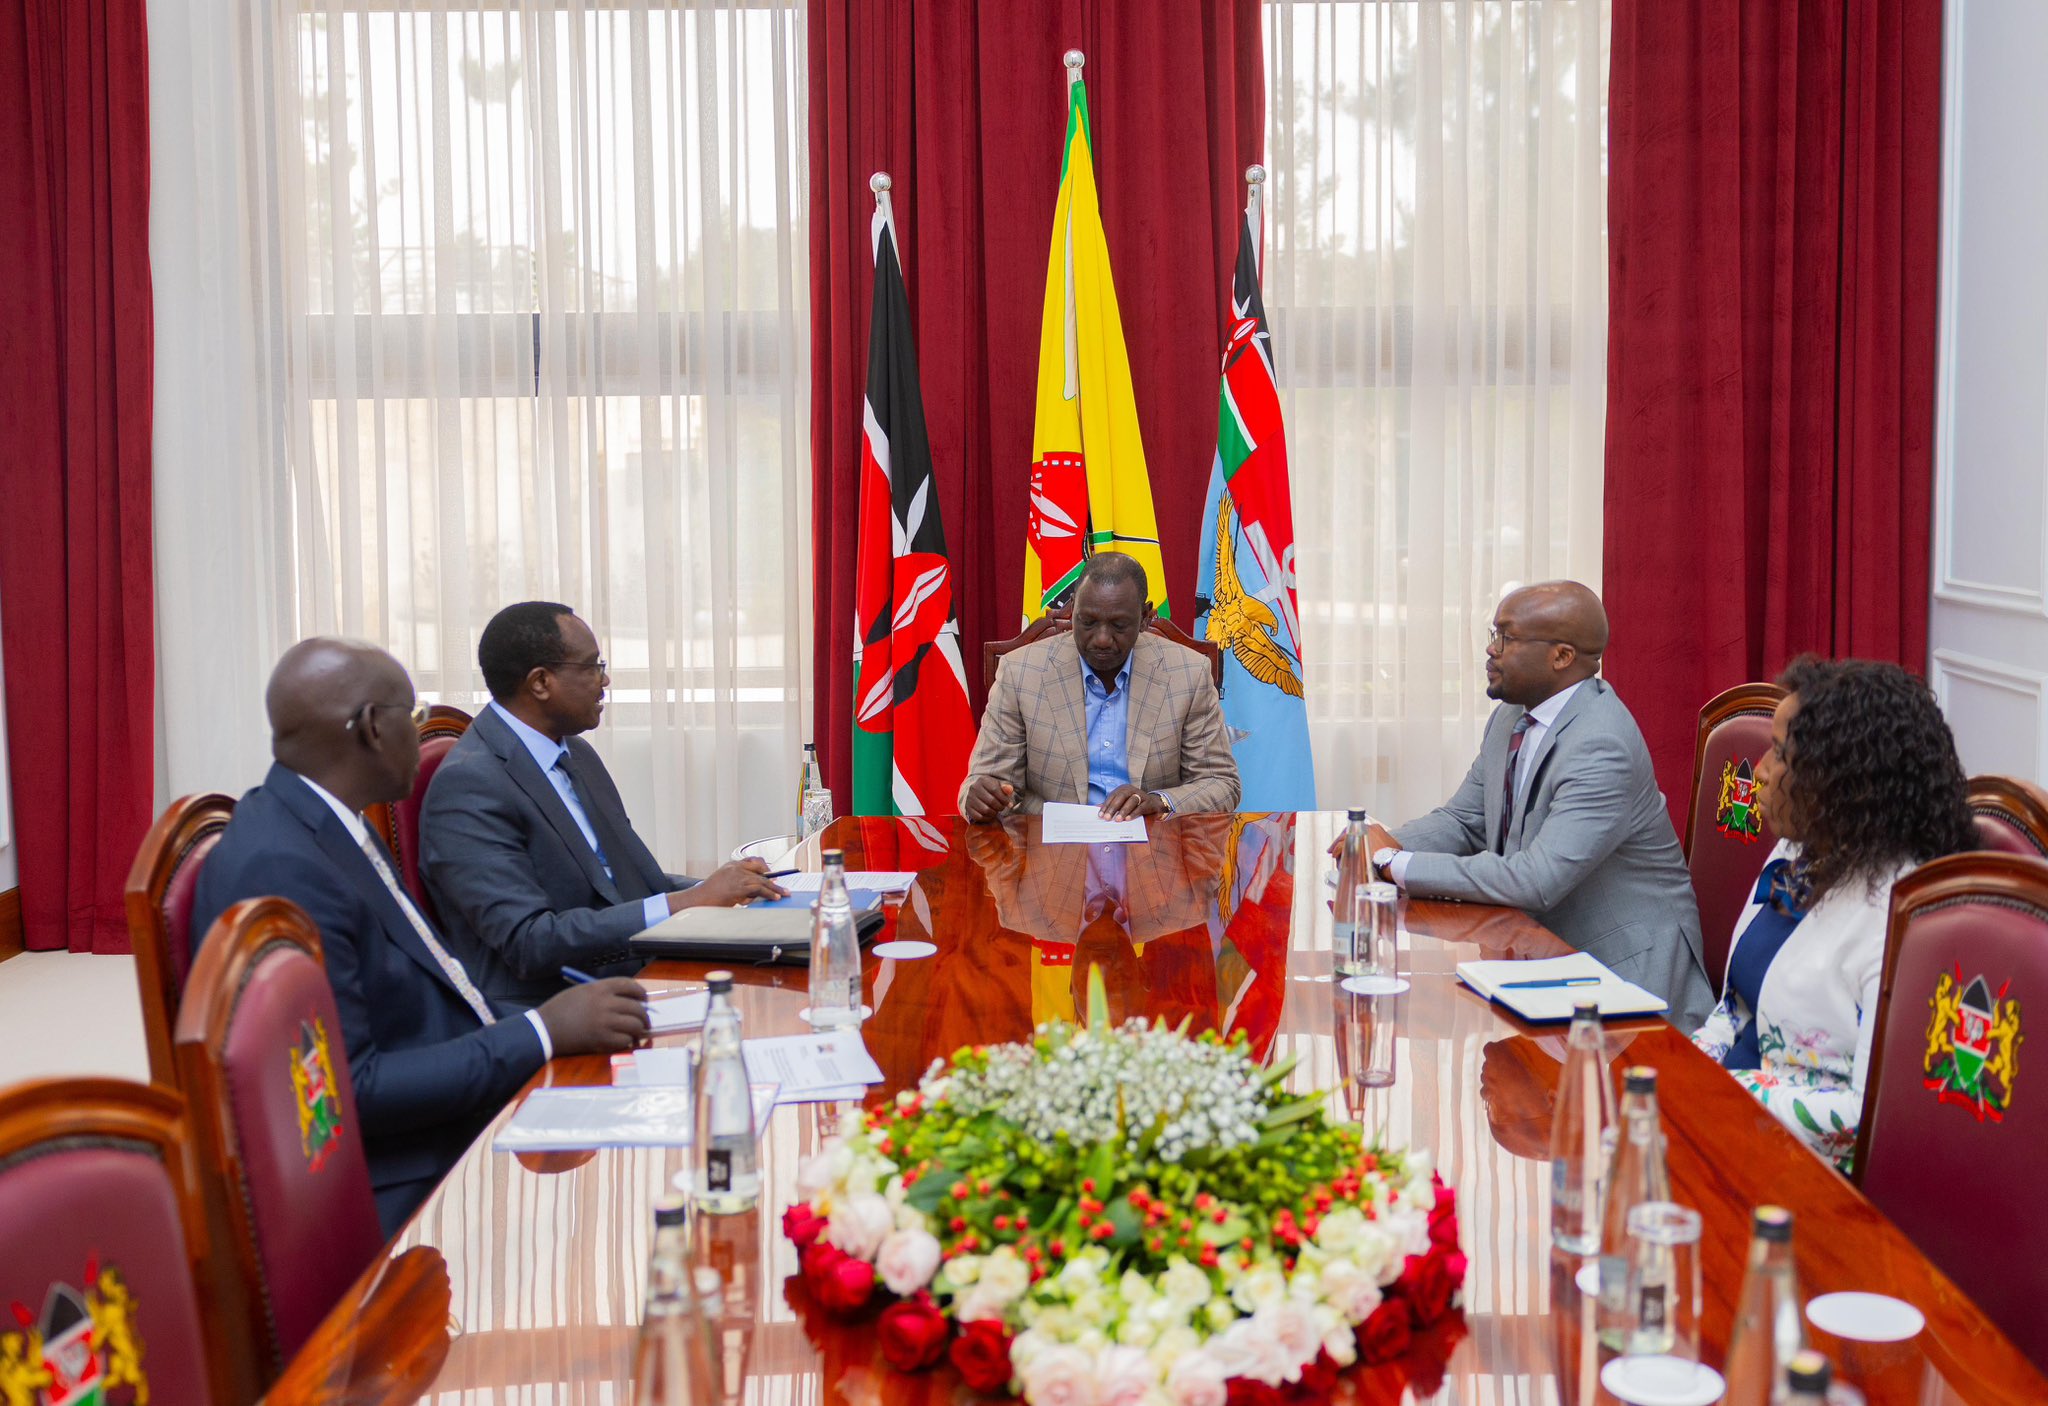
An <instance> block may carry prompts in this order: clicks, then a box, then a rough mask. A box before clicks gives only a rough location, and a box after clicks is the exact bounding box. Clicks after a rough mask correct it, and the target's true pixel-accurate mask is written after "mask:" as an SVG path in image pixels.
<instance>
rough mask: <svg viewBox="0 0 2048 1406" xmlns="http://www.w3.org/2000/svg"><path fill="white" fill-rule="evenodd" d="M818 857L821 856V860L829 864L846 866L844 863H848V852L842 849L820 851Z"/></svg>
mask: <svg viewBox="0 0 2048 1406" xmlns="http://www.w3.org/2000/svg"><path fill="white" fill-rule="evenodd" d="M818 855H819V857H820V858H821V859H823V860H824V861H825V862H826V863H827V864H844V863H846V851H845V850H842V849H826V850H819V851H818Z"/></svg>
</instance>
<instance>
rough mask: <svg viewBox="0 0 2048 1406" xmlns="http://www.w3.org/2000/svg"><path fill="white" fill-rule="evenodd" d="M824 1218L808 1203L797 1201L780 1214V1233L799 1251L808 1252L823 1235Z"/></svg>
mask: <svg viewBox="0 0 2048 1406" xmlns="http://www.w3.org/2000/svg"><path fill="white" fill-rule="evenodd" d="M825 1224H826V1222H825V1218H824V1217H823V1216H821V1215H819V1214H818V1213H817V1212H816V1211H814V1210H812V1209H811V1205H810V1203H809V1202H808V1201H799V1202H797V1203H796V1204H795V1205H794V1206H791V1207H790V1208H789V1209H788V1210H786V1211H784V1212H783V1213H782V1233H783V1234H784V1235H787V1236H788V1237H789V1238H790V1240H791V1241H793V1242H794V1243H795V1245H796V1247H797V1248H798V1249H799V1250H808V1249H810V1248H811V1246H812V1245H813V1244H815V1243H816V1242H817V1239H818V1237H819V1236H820V1235H823V1234H824V1233H825Z"/></svg>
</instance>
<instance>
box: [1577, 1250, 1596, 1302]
mask: <svg viewBox="0 0 2048 1406" xmlns="http://www.w3.org/2000/svg"><path fill="white" fill-rule="evenodd" d="M1572 1283H1574V1284H1576V1285H1578V1286H1579V1292H1580V1293H1582V1294H1584V1295H1585V1296H1586V1297H1587V1298H1589V1299H1597V1298H1599V1297H1600V1261H1598V1260H1596V1259H1595V1260H1587V1261H1586V1262H1585V1263H1584V1264H1582V1265H1580V1266H1579V1272H1578V1273H1577V1274H1574V1275H1573V1276H1572Z"/></svg>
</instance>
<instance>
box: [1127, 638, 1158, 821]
mask: <svg viewBox="0 0 2048 1406" xmlns="http://www.w3.org/2000/svg"><path fill="white" fill-rule="evenodd" d="M1148 638H1149V636H1146V635H1139V636H1138V643H1137V644H1136V646H1134V647H1133V648H1132V650H1131V680H1130V690H1131V696H1130V697H1129V698H1127V699H1125V700H1124V703H1125V707H1124V771H1125V773H1126V774H1127V775H1128V776H1129V777H1130V780H1131V784H1132V785H1133V786H1136V787H1137V788H1138V789H1139V790H1143V789H1145V767H1146V764H1147V763H1149V762H1150V761H1151V760H1152V738H1153V736H1154V735H1155V734H1156V733H1157V732H1158V730H1159V729H1158V714H1159V690H1160V687H1161V684H1160V681H1159V678H1158V671H1157V670H1156V669H1150V668H1147V667H1146V665H1147V664H1148V663H1150V662H1151V661H1150V660H1149V659H1148V658H1147V657H1146V649H1145V644H1146V641H1147V639H1148Z"/></svg>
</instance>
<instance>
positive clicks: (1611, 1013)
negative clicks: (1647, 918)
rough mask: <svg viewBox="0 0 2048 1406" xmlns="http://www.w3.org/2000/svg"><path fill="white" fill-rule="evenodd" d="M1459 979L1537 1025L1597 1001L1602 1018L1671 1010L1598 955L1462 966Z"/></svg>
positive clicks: (1566, 1017)
mask: <svg viewBox="0 0 2048 1406" xmlns="http://www.w3.org/2000/svg"><path fill="white" fill-rule="evenodd" d="M1458 980H1460V981H1462V982H1464V983H1465V984H1466V985H1467V986H1469V987H1471V988H1472V989H1473V990H1474V991H1477V992H1478V993H1479V994H1480V995H1482V996H1484V997H1486V999H1487V1000H1489V1001H1492V1002H1493V1003H1494V1004H1495V1005H1498V1006H1505V1007H1507V1009H1509V1010H1511V1011H1513V1012H1514V1013H1515V1014H1516V1015H1518V1016H1520V1017H1521V1018H1522V1019H1524V1020H1527V1021H1531V1022H1534V1023H1537V1024H1542V1023H1545V1022H1549V1021H1568V1020H1570V1019H1571V1018H1572V1008H1573V1007H1575V1006H1577V1005H1578V1004H1579V1002H1581V1001H1588V1000H1590V1001H1597V1002H1598V1003H1599V1006H1600V1014H1601V1015H1602V1016H1604V1017H1607V1018H1609V1019H1612V1018H1613V1017H1615V1016H1633V1015H1662V1014H1663V1013H1664V1012H1665V1011H1667V1010H1669V1009H1670V1008H1671V1006H1670V1002H1668V1001H1666V1000H1665V999H1664V998H1663V997H1662V996H1659V995H1658V994H1657V993H1656V992H1654V991H1645V990H1644V989H1643V988H1642V987H1640V986H1638V985H1636V984H1635V983H1634V982H1632V981H1623V980H1622V979H1621V978H1620V977H1618V976H1616V975H1615V974H1614V973H1613V972H1611V971H1609V970H1608V969H1607V967H1606V965H1605V964H1604V963H1602V962H1601V961H1600V959H1599V958H1597V957H1592V956H1588V955H1587V954H1586V953H1584V952H1574V953H1572V954H1571V955H1570V956H1567V957H1545V958H1542V959H1540V960H1538V961H1531V962H1460V963H1458ZM1532 981H1540V982H1563V981H1570V982H1572V983H1573V984H1572V985H1569V986H1552V985H1544V986H1529V985H1526V984H1524V983H1527V982H1532Z"/></svg>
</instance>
